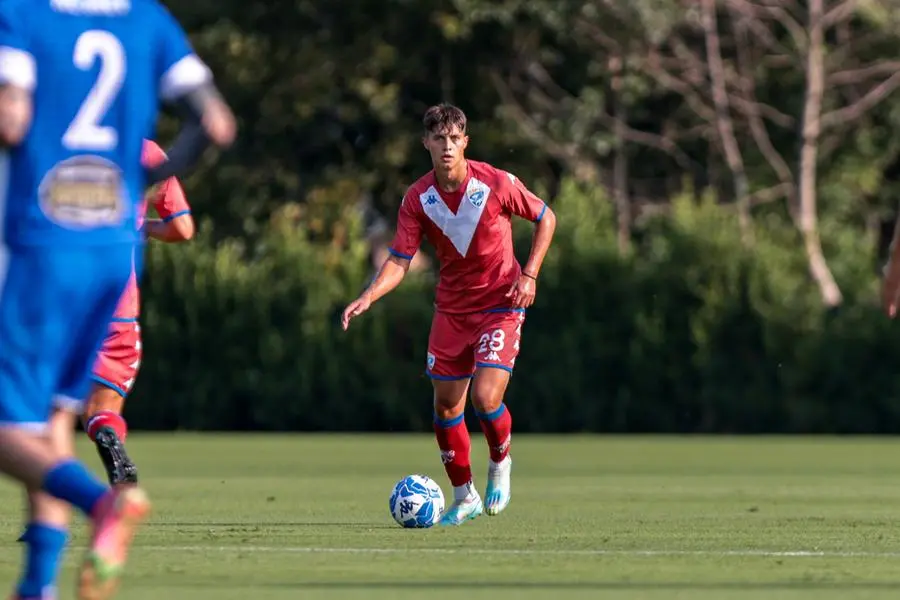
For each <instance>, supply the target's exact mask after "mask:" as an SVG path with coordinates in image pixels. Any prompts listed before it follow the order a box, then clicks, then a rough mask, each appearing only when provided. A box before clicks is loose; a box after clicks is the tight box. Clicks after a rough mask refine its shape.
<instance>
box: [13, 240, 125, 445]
mask: <svg viewBox="0 0 900 600" xmlns="http://www.w3.org/2000/svg"><path fill="white" fill-rule="evenodd" d="M132 248H133V247H132V245H130V244H116V245H109V246H96V247H84V248H71V247H70V248H56V247H52V246H51V247H46V246H43V247H34V248H15V249H10V248H7V247H5V246H2V247H0V427H9V426H13V427H21V428H28V429H41V428H43V427H44V426H45V425H46V423H47V420H48V419H49V417H50V412H51V409H52V407H53V405H54V401H57V402H58V403H59V401H60V400H63V401H64V402H62V404H79V403H83V402H84V400H85V399H86V398H87V395H88V393H89V391H90V386H91V379H90V377H91V371H92V368H93V365H94V361H95V359H96V353H97V351H98V350H99V348H100V345H101V343H102V342H103V338H104V337H105V335H106V331H107V326H108V325H109V321H110V319H111V318H112V315H113V312H114V311H115V309H116V305H117V304H118V302H119V298H120V297H121V295H122V292H123V291H124V290H125V285H126V284H127V283H128V278H129V277H130V275H131V267H132Z"/></svg>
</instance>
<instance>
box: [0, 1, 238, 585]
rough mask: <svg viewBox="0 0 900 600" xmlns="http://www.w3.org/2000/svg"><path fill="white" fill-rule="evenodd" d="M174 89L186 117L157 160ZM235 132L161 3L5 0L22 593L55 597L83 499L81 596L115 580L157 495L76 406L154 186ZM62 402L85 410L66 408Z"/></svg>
mask: <svg viewBox="0 0 900 600" xmlns="http://www.w3.org/2000/svg"><path fill="white" fill-rule="evenodd" d="M160 99H162V100H166V101H171V102H172V103H173V104H174V105H175V106H176V107H179V108H180V109H182V116H183V117H184V118H185V119H184V128H183V130H182V135H180V136H179V138H178V140H176V142H175V144H174V145H173V147H172V148H170V149H169V151H168V156H169V160H168V161H167V162H165V163H163V164H162V165H160V166H159V167H157V168H154V169H151V170H149V171H145V170H144V168H143V167H142V165H141V150H142V145H143V141H144V139H150V138H153V137H154V130H155V125H156V120H157V116H158V110H159V100H160ZM234 135H235V123H234V117H233V115H232V114H231V111H230V110H229V109H228V107H227V105H226V104H225V103H224V101H223V100H222V99H221V97H220V96H219V95H218V92H217V91H216V88H215V86H214V85H213V83H212V77H211V74H210V71H209V69H207V68H206V66H205V65H204V64H203V62H202V61H201V60H200V59H199V58H198V57H197V56H196V55H195V54H194V52H193V50H192V49H191V47H190V45H189V43H188V41H187V39H186V36H185V34H184V32H183V31H182V29H181V27H180V26H179V25H178V24H177V22H176V21H175V20H174V19H173V18H172V17H171V15H169V13H168V12H167V11H166V10H165V9H164V8H163V7H162V6H161V5H160V4H159V3H157V2H156V1H155V0H3V1H2V2H0V146H2V150H3V151H2V152H0V471H2V472H3V473H5V474H7V475H9V476H11V477H13V478H15V479H17V480H18V481H20V482H22V483H23V484H24V486H25V488H26V490H27V491H28V492H29V499H30V500H31V504H30V508H31V513H30V521H29V523H28V524H27V526H26V530H25V533H24V534H23V536H22V541H23V542H24V543H25V544H26V545H27V551H26V561H25V562H26V564H25V570H24V573H23V576H22V579H21V580H20V582H19V584H18V587H17V589H16V591H15V593H14V598H18V599H21V600H27V599H32V598H35V599H36V598H41V599H47V598H52V597H54V596H55V582H56V581H55V580H56V576H57V571H58V567H59V562H60V556H61V554H62V550H63V548H64V546H65V543H66V538H67V533H66V529H67V523H68V510H65V509H61V508H60V507H61V506H68V505H71V506H74V507H76V508H78V509H80V510H81V511H82V512H83V513H84V514H85V515H86V516H87V517H88V519H89V520H90V523H91V525H92V537H91V544H90V549H89V551H88V554H87V557H86V559H85V561H84V563H83V565H82V568H81V573H80V577H79V597H80V598H85V599H90V600H97V599H99V600H103V599H105V598H107V597H109V596H110V595H112V593H113V592H114V591H115V588H116V584H117V583H118V577H119V575H120V573H121V570H122V567H123V566H124V563H125V559H126V555H127V551H128V548H129V546H130V544H131V540H132V537H133V535H134V532H135V529H136V527H137V526H138V525H139V524H140V522H141V521H142V520H143V519H144V518H145V517H146V515H147V514H148V512H149V509H150V504H149V502H148V500H147V497H146V496H145V494H144V493H143V491H141V490H140V489H139V488H137V487H134V486H131V487H119V488H116V489H110V488H109V487H107V486H106V485H105V484H102V483H101V482H100V481H98V480H97V479H96V478H94V477H93V476H92V475H91V474H90V473H89V472H88V471H87V470H86V469H85V467H84V466H83V465H82V464H81V463H79V462H78V461H76V460H75V459H74V449H73V437H74V418H75V417H74V413H75V412H77V410H78V407H79V406H80V405H81V403H82V402H83V401H84V399H85V398H86V396H87V394H88V391H89V389H90V375H91V370H92V367H93V363H94V360H95V356H96V352H97V351H98V349H99V347H100V344H101V342H102V340H103V338H104V336H105V335H106V331H107V325H108V324H109V321H110V318H111V317H112V314H113V311H114V309H115V307H116V304H117V302H118V300H119V298H120V296H121V295H122V292H123V290H124V288H125V285H126V283H127V282H128V279H129V275H130V273H131V269H132V259H133V252H134V249H135V246H136V243H137V242H138V239H137V228H136V226H135V218H136V212H137V211H136V208H137V206H138V204H139V203H140V201H141V199H142V196H143V193H144V190H145V188H146V186H147V185H149V184H153V183H156V182H159V181H162V180H164V179H166V178H168V177H170V176H172V175H175V174H176V173H178V172H180V171H183V170H185V169H187V168H189V167H190V166H192V165H193V163H194V162H195V161H196V160H197V158H199V156H200V155H201V154H202V152H203V151H204V150H205V148H206V147H207V146H208V145H209V144H210V143H214V144H216V145H218V146H227V145H229V144H230V143H231V142H232V140H233V138H234ZM54 404H55V405H56V406H62V407H68V408H70V409H75V410H74V411H57V412H56V413H55V414H54V416H53V417H52V418H51V413H52V411H53V406H54ZM56 499H58V500H61V501H63V502H65V503H66V504H65V505H63V504H62V503H60V502H59V501H58V500H56Z"/></svg>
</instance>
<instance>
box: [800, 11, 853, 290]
mask: <svg viewBox="0 0 900 600" xmlns="http://www.w3.org/2000/svg"><path fill="white" fill-rule="evenodd" d="M823 1H824V0H809V23H808V29H807V31H808V32H809V45H808V50H807V56H806V97H805V101H804V106H803V130H802V131H803V133H802V135H803V145H802V147H801V150H800V181H799V185H800V189H799V196H800V215H799V228H800V233H801V234H802V235H803V246H804V249H805V250H806V256H807V259H808V260H809V270H810V273H811V274H812V277H813V279H814V280H815V282H816V284H817V285H818V286H819V292H820V293H821V295H822V301H823V302H824V303H825V305H826V306H829V307H834V306H838V305H839V304H841V302H842V301H843V296H842V294H841V290H840V288H839V287H838V285H837V282H836V281H835V280H834V275H833V274H832V273H831V269H830V268H829V267H828V262H827V261H826V260H825V255H824V253H823V252H822V243H821V240H820V239H819V222H818V221H819V218H818V214H817V213H818V211H817V208H816V199H817V198H816V162H817V160H818V144H819V134H820V132H821V121H822V120H821V116H822V115H821V113H822V96H823V94H824V88H825V64H824V63H825V40H824V24H823V22H822V18H823V13H824V10H823Z"/></svg>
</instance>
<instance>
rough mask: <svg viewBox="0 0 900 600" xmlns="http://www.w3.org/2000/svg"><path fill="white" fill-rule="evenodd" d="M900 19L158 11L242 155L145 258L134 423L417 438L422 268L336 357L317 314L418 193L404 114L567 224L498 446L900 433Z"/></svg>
mask: <svg viewBox="0 0 900 600" xmlns="http://www.w3.org/2000/svg"><path fill="white" fill-rule="evenodd" d="M894 4H895V3H894V2H890V1H888V0H884V1H882V2H866V1H862V0H860V1H856V2H854V1H847V0H843V1H838V0H807V1H804V2H800V1H799V0H798V1H797V2H794V1H793V0H785V1H783V2H767V1H765V0H758V1H755V2H753V1H750V0H727V1H720V2H713V1H711V0H702V1H698V2H683V3H678V2H675V1H673V0H639V1H634V0H632V1H630V2H625V1H624V0H623V1H621V2H619V1H618V0H606V1H601V0H594V1H576V0H563V1H559V0H557V1H554V0H546V1H542V0H503V1H489V0H455V1H435V2H428V1H424V0H381V1H379V2H374V1H370V0H354V1H352V2H351V1H349V0H333V1H329V2H325V1H318V2H317V1H310V0H306V1H304V0H297V1H293V2H287V1H276V0H271V1H266V2H263V1H245V2H233V1H232V2H211V1H210V0H196V1H195V2H192V3H177V5H176V3H171V9H172V10H173V12H174V13H175V14H176V16H177V17H178V18H179V19H180V20H181V21H182V23H183V24H184V25H185V27H186V28H187V29H188V30H189V31H190V32H191V36H192V39H193V40H194V43H195V45H196V48H197V50H198V52H199V53H200V54H201V55H202V56H203V57H204V58H205V59H206V60H207V61H208V62H209V64H210V66H211V67H212V68H213V70H214V71H215V73H216V76H217V79H218V81H219V82H220V85H221V87H222V89H223V91H224V93H225V95H226V96H227V98H228V99H229V100H230V102H231V103H232V104H233V106H234V107H235V109H236V111H237V113H238V115H239V118H240V125H241V136H240V139H239V141H238V143H237V144H236V146H235V148H234V149H232V150H231V151H229V152H228V153H227V154H225V155H223V156H222V157H221V160H220V161H219V162H218V163H216V164H215V165H213V164H212V162H211V161H210V162H209V163H207V164H206V165H205V166H204V167H203V168H201V169H200V170H199V171H198V172H197V173H195V174H194V175H192V176H191V177H190V178H189V179H188V180H187V181H186V182H185V184H186V187H187V190H188V194H189V199H190V201H191V203H192V205H193V207H194V214H195V217H196V218H197V219H198V223H199V225H200V233H199V235H198V237H197V238H196V239H195V240H193V241H192V242H190V243H189V244H186V245H178V246H165V245H162V244H150V247H149V251H148V256H147V268H146V273H145V275H144V282H143V290H144V298H145V305H144V315H143V317H142V321H143V325H144V328H143V330H144V332H145V338H146V339H145V361H144V364H143V367H142V372H141V374H140V376H139V379H138V383H137V387H136V391H135V393H134V397H133V398H132V399H131V400H130V401H129V403H128V407H127V416H128V417H129V419H130V421H131V423H132V424H133V425H134V426H135V427H143V428H150V429H228V430H257V429H259V430H394V431H397V430H423V429H427V428H429V427H430V418H431V409H430V386H429V384H428V381H427V379H426V378H425V377H424V375H423V368H424V361H425V349H426V348H425V344H426V340H427V332H428V327H429V323H430V318H431V310H432V308H431V302H432V299H433V291H432V290H433V284H434V281H433V273H432V272H431V270H430V269H425V270H423V271H421V272H419V273H416V274H414V275H411V276H410V277H409V278H408V279H407V281H405V282H404V284H403V285H402V286H401V288H400V289H399V290H398V291H397V292H395V293H394V294H392V295H391V296H389V297H388V298H386V299H385V300H383V301H382V302H381V303H379V305H377V306H376V307H375V308H374V309H373V310H372V312H371V313H370V314H368V315H366V316H365V317H364V318H362V319H360V320H359V321H358V322H354V326H353V327H352V328H351V330H350V331H349V332H347V333H343V332H342V331H341V330H340V327H339V325H338V315H339V313H340V311H341V309H342V308H343V306H344V304H346V302H348V301H349V300H350V299H352V298H353V297H355V295H356V294H357V293H358V292H359V291H360V290H361V288H362V287H363V286H364V285H365V283H366V282H367V280H368V278H370V277H371V276H372V275H373V264H374V263H375V262H377V257H378V256H379V250H380V249H383V245H384V243H385V240H389V238H390V234H391V231H392V229H391V228H392V224H393V220H394V215H395V213H396V210H397V207H398V204H399V200H400V198H401V197H402V195H403V192H404V190H405V188H406V186H407V185H409V184H410V183H411V182H412V181H414V180H415V178H416V177H418V176H419V175H420V174H421V173H423V172H424V171H425V170H427V169H428V168H429V167H430V165H429V164H428V159H427V154H426V153H425V152H424V151H422V150H421V147H420V143H419V138H420V135H421V133H420V118H421V114H422V112H423V111H424V109H425V108H426V107H427V106H429V105H430V104H433V103H437V102H440V101H451V102H454V103H456V104H459V105H460V106H461V107H462V108H463V109H464V110H465V111H466V112H467V114H468V116H469V119H470V135H471V138H472V141H471V144H470V155H471V156H472V157H474V158H477V159H481V160H487V161H489V162H492V163H494V164H496V165H497V166H499V167H501V168H505V169H508V170H510V171H512V172H514V173H516V174H517V175H518V176H519V177H520V178H521V179H522V180H523V181H525V182H526V184H528V185H529V186H530V187H531V188H532V189H535V190H536V191H539V192H540V193H541V194H542V195H543V196H544V197H545V198H547V200H548V202H549V203H550V204H551V205H552V206H553V208H554V210H555V211H556V212H557V215H558V218H559V227H558V232H557V239H556V242H555V244H554V247H553V249H552V251H551V255H550V257H549V258H548V261H547V264H546V267H545V268H544V270H543V272H542V274H541V278H540V284H539V292H538V301H537V304H536V305H535V307H534V308H533V309H532V310H531V311H530V313H529V317H528V320H527V322H526V325H525V328H524V338H523V346H522V353H521V358H520V359H519V361H518V363H519V365H520V368H519V369H518V372H517V374H516V377H515V378H514V381H513V383H512V386H511V389H510V393H509V400H508V401H509V403H510V405H511V407H512V410H513V414H514V415H515V419H516V429H517V430H518V431H542V432H549V431H563V432H571V431H598V432H599V431H615V432H645V431H651V432H663V431H665V432H748V433H756V432H845V433H849V432H875V433H894V432H896V431H898V430H900V419H898V418H897V417H898V412H900V377H898V376H897V371H898V369H897V365H898V364H900V344H898V341H897V340H898V339H900V336H898V331H897V325H896V324H894V323H892V322H891V321H889V320H888V319H886V318H885V317H884V316H883V315H882V314H881V312H880V310H879V308H878V289H879V285H878V284H879V279H878V277H879V274H880V269H881V266H882V264H883V262H884V261H885V257H886V246H887V243H888V241H889V239H890V234H891V231H892V228H893V218H894V216H895V215H894V207H895V205H896V201H895V196H896V191H897V187H898V186H897V182H896V173H897V171H898V166H900V162H898V151H900V144H898V138H897V136H896V135H894V132H895V131H896V129H897V126H898V124H900V95H897V94H895V93H894V90H895V88H896V87H897V86H900V74H898V73H900V64H898V61H895V60H893V59H891V58H885V57H893V56H897V54H898V51H900V28H898V27H897V26H896V25H897V22H896V20H897V19H898V18H900V17H898V15H900V10H897V8H898V7H896V6H894ZM817 99H818V108H817V107H816V100H817ZM172 130H173V126H172V123H171V122H170V121H168V120H165V121H163V122H162V124H161V127H160V138H161V139H168V137H169V136H170V135H171V132H172ZM517 231H518V233H519V234H520V239H519V244H518V250H519V251H521V252H522V254H524V253H525V252H527V247H528V239H529V238H528V236H529V231H528V227H527V224H523V226H522V227H519V228H518V229H517ZM427 251H428V250H427V249H426V252H427ZM373 257H375V258H373ZM822 265H824V269H823V268H822Z"/></svg>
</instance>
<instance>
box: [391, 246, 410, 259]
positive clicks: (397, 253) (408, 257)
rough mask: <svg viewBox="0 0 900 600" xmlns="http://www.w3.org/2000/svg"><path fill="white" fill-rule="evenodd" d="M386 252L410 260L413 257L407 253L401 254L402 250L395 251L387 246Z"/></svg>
mask: <svg viewBox="0 0 900 600" xmlns="http://www.w3.org/2000/svg"><path fill="white" fill-rule="evenodd" d="M388 252H390V254H391V256H396V257H397V258H402V259H405V260H412V259H413V257H412V256H411V255H409V254H403V253H402V252H397V251H396V250H394V249H393V248H388Z"/></svg>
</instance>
